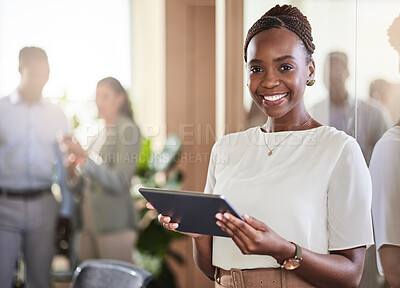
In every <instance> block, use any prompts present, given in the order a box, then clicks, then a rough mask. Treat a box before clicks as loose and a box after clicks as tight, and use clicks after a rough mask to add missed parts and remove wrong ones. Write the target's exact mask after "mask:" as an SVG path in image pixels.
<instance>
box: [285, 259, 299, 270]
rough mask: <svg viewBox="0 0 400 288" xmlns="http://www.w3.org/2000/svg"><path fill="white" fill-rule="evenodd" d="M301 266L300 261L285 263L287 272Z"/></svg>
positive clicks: (292, 260) (294, 260) (293, 260)
mask: <svg viewBox="0 0 400 288" xmlns="http://www.w3.org/2000/svg"><path fill="white" fill-rule="evenodd" d="M299 266H300V261H299V260H298V259H289V260H287V262H286V263H285V269H286V270H294V269H296V268H298V267H299Z"/></svg>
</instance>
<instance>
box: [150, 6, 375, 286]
mask: <svg viewBox="0 0 400 288" xmlns="http://www.w3.org/2000/svg"><path fill="white" fill-rule="evenodd" d="M244 48H245V49H244V58H245V62H246V64H247V68H246V70H247V86H248V88H249V91H250V94H251V96H252V98H253V101H254V102H255V103H256V104H257V106H258V107H259V108H260V109H261V110H262V111H263V112H264V113H265V114H266V115H267V116H268V121H267V123H266V124H265V125H264V126H262V127H254V128H250V129H248V130H246V131H243V132H239V133H234V134H229V135H226V136H224V137H222V138H221V139H220V140H218V141H217V143H216V144H215V145H214V147H213V149H212V155H211V161H210V165H209V170H208V176H207V183H206V187H205V193H213V194H223V195H225V196H226V198H227V199H228V200H229V202H230V203H232V205H233V206H234V207H235V208H236V209H237V210H238V211H240V212H242V213H243V214H242V215H243V217H244V219H245V221H242V220H240V219H238V218H236V217H234V216H233V215H231V214H229V213H224V214H221V213H218V214H216V221H217V225H219V226H220V227H221V229H222V230H223V231H225V232H226V233H227V234H228V235H229V236H230V238H224V237H212V236H208V235H199V234H188V235H189V236H191V237H193V247H194V248H193V249H194V259H195V262H196V264H197V266H198V267H199V269H200V270H201V271H202V272H203V273H204V274H205V275H206V276H208V277H209V278H210V279H213V280H214V281H215V287H217V288H220V287H243V288H255V287H297V288H298V287H300V288H303V287H357V286H358V283H359V282H360V279H361V274H362V270H363V263H364V256H365V250H366V247H367V246H369V245H371V244H373V233H372V221H371V181H370V176H369V173H368V168H367V166H366V163H365V161H364V159H363V155H362V152H361V149H360V147H359V145H358V144H357V142H356V141H355V140H354V138H352V137H350V136H348V135H346V134H345V133H344V132H341V131H338V130H336V129H335V128H332V127H328V126H323V125H321V124H320V123H318V122H317V121H316V120H314V119H313V118H312V117H311V116H310V115H309V113H308V112H307V110H306V108H305V104H304V100H303V94H304V92H305V89H306V86H312V85H313V83H314V76H315V74H314V73H315V63H314V60H313V59H312V54H313V52H314V49H315V47H314V44H313V42H312V36H311V27H310V24H309V22H308V20H307V18H306V17H305V16H304V15H303V14H302V13H301V12H300V11H299V10H298V9H297V8H296V7H293V6H291V5H283V6H279V5H277V6H275V7H274V8H272V9H270V10H269V11H268V12H267V13H265V14H264V15H263V16H262V17H261V18H260V19H259V20H258V21H256V23H255V24H254V25H253V26H252V27H251V28H250V30H249V32H248V34H247V38H246V41H245V46H244ZM219 156H220V157H219ZM223 159H225V160H224V161H222V160H223ZM148 207H149V208H153V207H152V206H151V204H149V205H148ZM250 215H251V216H250ZM159 219H160V222H161V223H163V225H164V227H165V228H167V229H171V230H175V229H176V228H178V226H179V223H171V218H170V217H169V216H168V215H160V217H159Z"/></svg>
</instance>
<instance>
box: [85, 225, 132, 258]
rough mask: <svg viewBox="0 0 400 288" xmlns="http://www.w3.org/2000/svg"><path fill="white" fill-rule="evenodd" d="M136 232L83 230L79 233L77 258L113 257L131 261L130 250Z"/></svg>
mask: <svg viewBox="0 0 400 288" xmlns="http://www.w3.org/2000/svg"><path fill="white" fill-rule="evenodd" d="M136 238H137V233H136V232H135V231H134V230H123V231H118V232H114V233H107V234H96V233H94V232H93V231H88V230H83V231H82V232H81V233H80V241H79V246H80V247H79V248H80V249H79V259H80V260H81V261H84V260H87V259H113V260H120V261H125V262H132V252H133V249H134V247H135V244H136Z"/></svg>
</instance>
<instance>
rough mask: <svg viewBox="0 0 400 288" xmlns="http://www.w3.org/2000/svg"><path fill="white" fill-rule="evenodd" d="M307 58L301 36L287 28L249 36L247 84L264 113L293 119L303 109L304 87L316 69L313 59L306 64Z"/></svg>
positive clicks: (274, 116) (273, 116)
mask: <svg viewBox="0 0 400 288" xmlns="http://www.w3.org/2000/svg"><path fill="white" fill-rule="evenodd" d="M306 59H307V53H306V50H305V48H304V46H303V43H302V42H301V40H300V38H298V36H297V35H296V34H294V33H292V32H291V31H289V30H287V29H276V28H273V29H270V30H266V31H262V32H260V33H258V34H256V35H255V36H254V37H253V38H252V39H251V41H250V43H249V46H248V48H247V68H246V71H247V76H248V77H247V85H248V87H249V91H250V94H251V97H252V98H253V100H254V102H255V103H256V104H257V105H258V107H259V108H260V109H261V110H262V111H263V112H264V113H265V114H266V115H268V116H269V117H272V118H281V117H284V116H285V117H294V118H295V119H296V118H297V117H296V116H297V115H298V114H297V113H301V112H303V111H302V110H301V109H304V104H303V94H304V90H305V87H306V83H307V80H311V79H313V77H314V70H315V64H314V61H311V62H310V63H307V60H306ZM293 113H294V114H293ZM300 116H301V115H300Z"/></svg>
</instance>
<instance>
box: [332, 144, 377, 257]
mask: <svg viewBox="0 0 400 288" xmlns="http://www.w3.org/2000/svg"><path fill="white" fill-rule="evenodd" d="M371 201H372V188H371V177H370V174H369V171H368V168H367V165H366V163H365V160H364V158H363V155H362V152H361V149H360V147H359V145H358V144H357V142H356V141H355V140H354V139H352V138H350V137H349V139H348V141H347V142H346V144H345V145H344V147H343V150H342V152H341V154H340V156H339V158H338V160H337V162H336V165H335V167H334V169H333V172H332V175H331V179H330V181H329V187H328V233H329V246H328V249H329V250H331V251H332V250H344V249H350V248H355V247H359V246H367V247H369V246H370V245H372V244H373V242H374V241H373V231H372V217H371Z"/></svg>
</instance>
